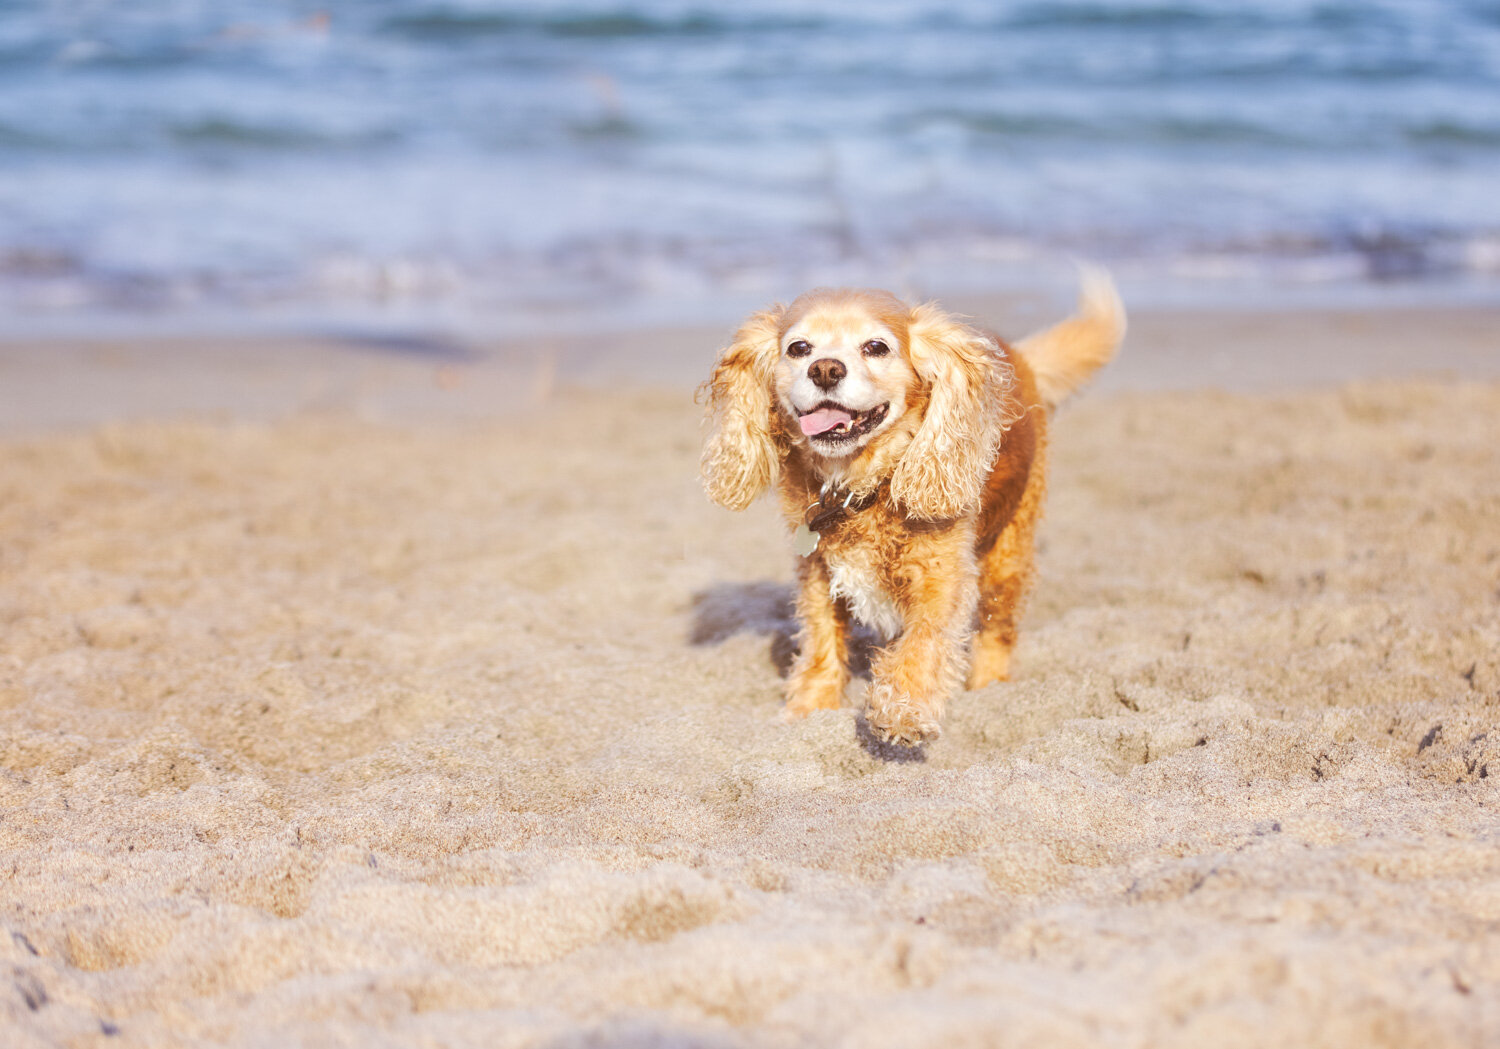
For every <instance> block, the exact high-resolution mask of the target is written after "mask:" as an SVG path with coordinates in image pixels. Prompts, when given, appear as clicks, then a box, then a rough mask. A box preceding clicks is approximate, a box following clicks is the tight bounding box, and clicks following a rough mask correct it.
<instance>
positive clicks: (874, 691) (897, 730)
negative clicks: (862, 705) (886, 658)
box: [865, 685, 942, 747]
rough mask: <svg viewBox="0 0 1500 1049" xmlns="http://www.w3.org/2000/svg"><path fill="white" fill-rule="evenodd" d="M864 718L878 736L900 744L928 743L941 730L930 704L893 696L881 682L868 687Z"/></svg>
mask: <svg viewBox="0 0 1500 1049" xmlns="http://www.w3.org/2000/svg"><path fill="white" fill-rule="evenodd" d="M865 720H866V721H868V722H869V723H870V729H871V731H872V732H874V733H875V735H876V737H877V738H878V739H880V740H882V741H883V742H886V743H892V744H895V745H897V746H902V747H915V746H917V745H919V744H922V743H929V742H931V741H932V740H935V739H937V738H938V736H939V735H940V734H941V732H942V729H941V728H940V727H939V726H938V719H937V716H936V714H935V712H934V711H932V710H931V708H930V707H928V706H926V705H924V704H919V703H913V702H912V701H911V699H910V698H908V697H906V696H901V695H897V694H896V693H895V691H894V690H892V689H890V688H888V687H885V686H881V685H876V686H874V687H873V688H871V689H870V701H869V706H868V707H867V708H866V710H865Z"/></svg>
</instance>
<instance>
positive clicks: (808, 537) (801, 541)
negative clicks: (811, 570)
mask: <svg viewBox="0 0 1500 1049" xmlns="http://www.w3.org/2000/svg"><path fill="white" fill-rule="evenodd" d="M817 548H818V533H817V532H814V531H813V530H812V529H811V528H809V527H807V525H805V524H804V525H799V526H798V527H797V530H796V531H795V532H793V533H792V549H793V550H795V551H797V556H798V557H806V556H807V555H808V554H810V553H812V552H813V551H814V550H816V549H817Z"/></svg>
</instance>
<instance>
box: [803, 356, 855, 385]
mask: <svg viewBox="0 0 1500 1049" xmlns="http://www.w3.org/2000/svg"><path fill="white" fill-rule="evenodd" d="M848 374H849V369H848V368H845V367H844V366H843V365H842V364H840V363H839V362H838V361H836V360H834V359H833V358H832V357H824V358H822V359H821V360H816V361H813V362H812V364H810V365H808V366H807V377H808V378H809V379H811V380H812V381H813V382H814V383H816V384H817V386H818V388H819V389H820V390H831V389H833V388H834V387H835V386H837V385H838V384H839V380H840V379H842V378H843V377H844V376H846V375H848Z"/></svg>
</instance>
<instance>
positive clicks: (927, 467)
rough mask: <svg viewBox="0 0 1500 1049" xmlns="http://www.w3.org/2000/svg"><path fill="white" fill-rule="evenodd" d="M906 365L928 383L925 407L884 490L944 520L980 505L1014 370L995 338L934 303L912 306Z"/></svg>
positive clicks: (910, 509) (1005, 421) (920, 513)
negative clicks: (925, 409) (954, 316)
mask: <svg viewBox="0 0 1500 1049" xmlns="http://www.w3.org/2000/svg"><path fill="white" fill-rule="evenodd" d="M909 340H910V351H911V363H912V368H913V369H915V371H916V373H917V376H918V378H920V379H921V380H922V381H923V383H924V384H926V386H927V388H928V399H927V411H926V412H925V414H924V415H923V417H922V425H921V426H920V427H919V428H918V429H917V433H916V436H914V437H913V438H912V442H911V444H910V446H908V447H907V449H906V453H905V454H904V455H903V456H902V457H901V461H900V463H898V464H897V465H896V470H895V473H894V474H893V475H892V477H891V494H892V495H893V496H894V497H895V499H896V501H897V502H899V503H900V504H901V505H902V506H904V507H905V508H906V512H907V513H908V514H910V515H912V516H913V517H921V518H926V519H928V520H945V519H949V518H954V517H958V516H960V515H962V514H966V513H970V512H972V511H974V510H975V509H977V508H978V507H979V502H980V499H981V498H982V496H983V494H984V485H985V482H986V481H987V480H988V479H989V473H990V468H991V467H992V466H993V465H994V463H995V456H996V455H997V454H998V453H999V451H1000V438H1001V436H1002V435H1003V434H1004V433H1005V429H1006V427H1007V426H1008V425H1009V424H1010V422H1011V419H1010V417H1009V413H1007V412H1006V410H1005V399H1006V396H1007V394H1009V392H1010V390H1011V387H1012V386H1014V385H1015V381H1016V375H1015V369H1014V368H1013V367H1012V366H1011V363H1010V362H1009V361H1008V360H1006V359H1005V357H1004V355H1003V354H1002V352H1001V350H1000V347H999V346H998V345H997V344H996V342H995V340H994V339H992V338H990V337H989V336H987V335H985V334H984V333H983V332H981V331H979V330H978V329H976V328H971V327H970V326H969V325H967V324H964V323H962V322H960V321H958V320H956V319H954V318H953V317H951V316H950V315H948V314H947V313H945V312H943V310H942V309H940V308H939V307H938V306H937V305H935V304H933V303H925V304H923V305H921V306H918V307H916V308H915V309H914V310H912V314H911V327H910V334H909Z"/></svg>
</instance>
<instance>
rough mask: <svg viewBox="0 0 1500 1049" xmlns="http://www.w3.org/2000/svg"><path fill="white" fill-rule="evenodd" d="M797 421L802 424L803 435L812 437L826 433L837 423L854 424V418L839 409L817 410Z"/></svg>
mask: <svg viewBox="0 0 1500 1049" xmlns="http://www.w3.org/2000/svg"><path fill="white" fill-rule="evenodd" d="M797 421H798V422H800V423H801V424H802V433H803V435H804V436H807V437H813V436H816V435H817V434H820V433H827V432H828V431H829V430H831V429H833V428H834V427H835V426H837V425H838V424H839V423H852V422H854V416H852V415H850V414H849V413H848V412H846V411H843V410H842V409H839V408H819V409H818V410H817V411H815V412H808V413H807V414H806V415H804V416H802V418H800V419H798V420H797Z"/></svg>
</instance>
